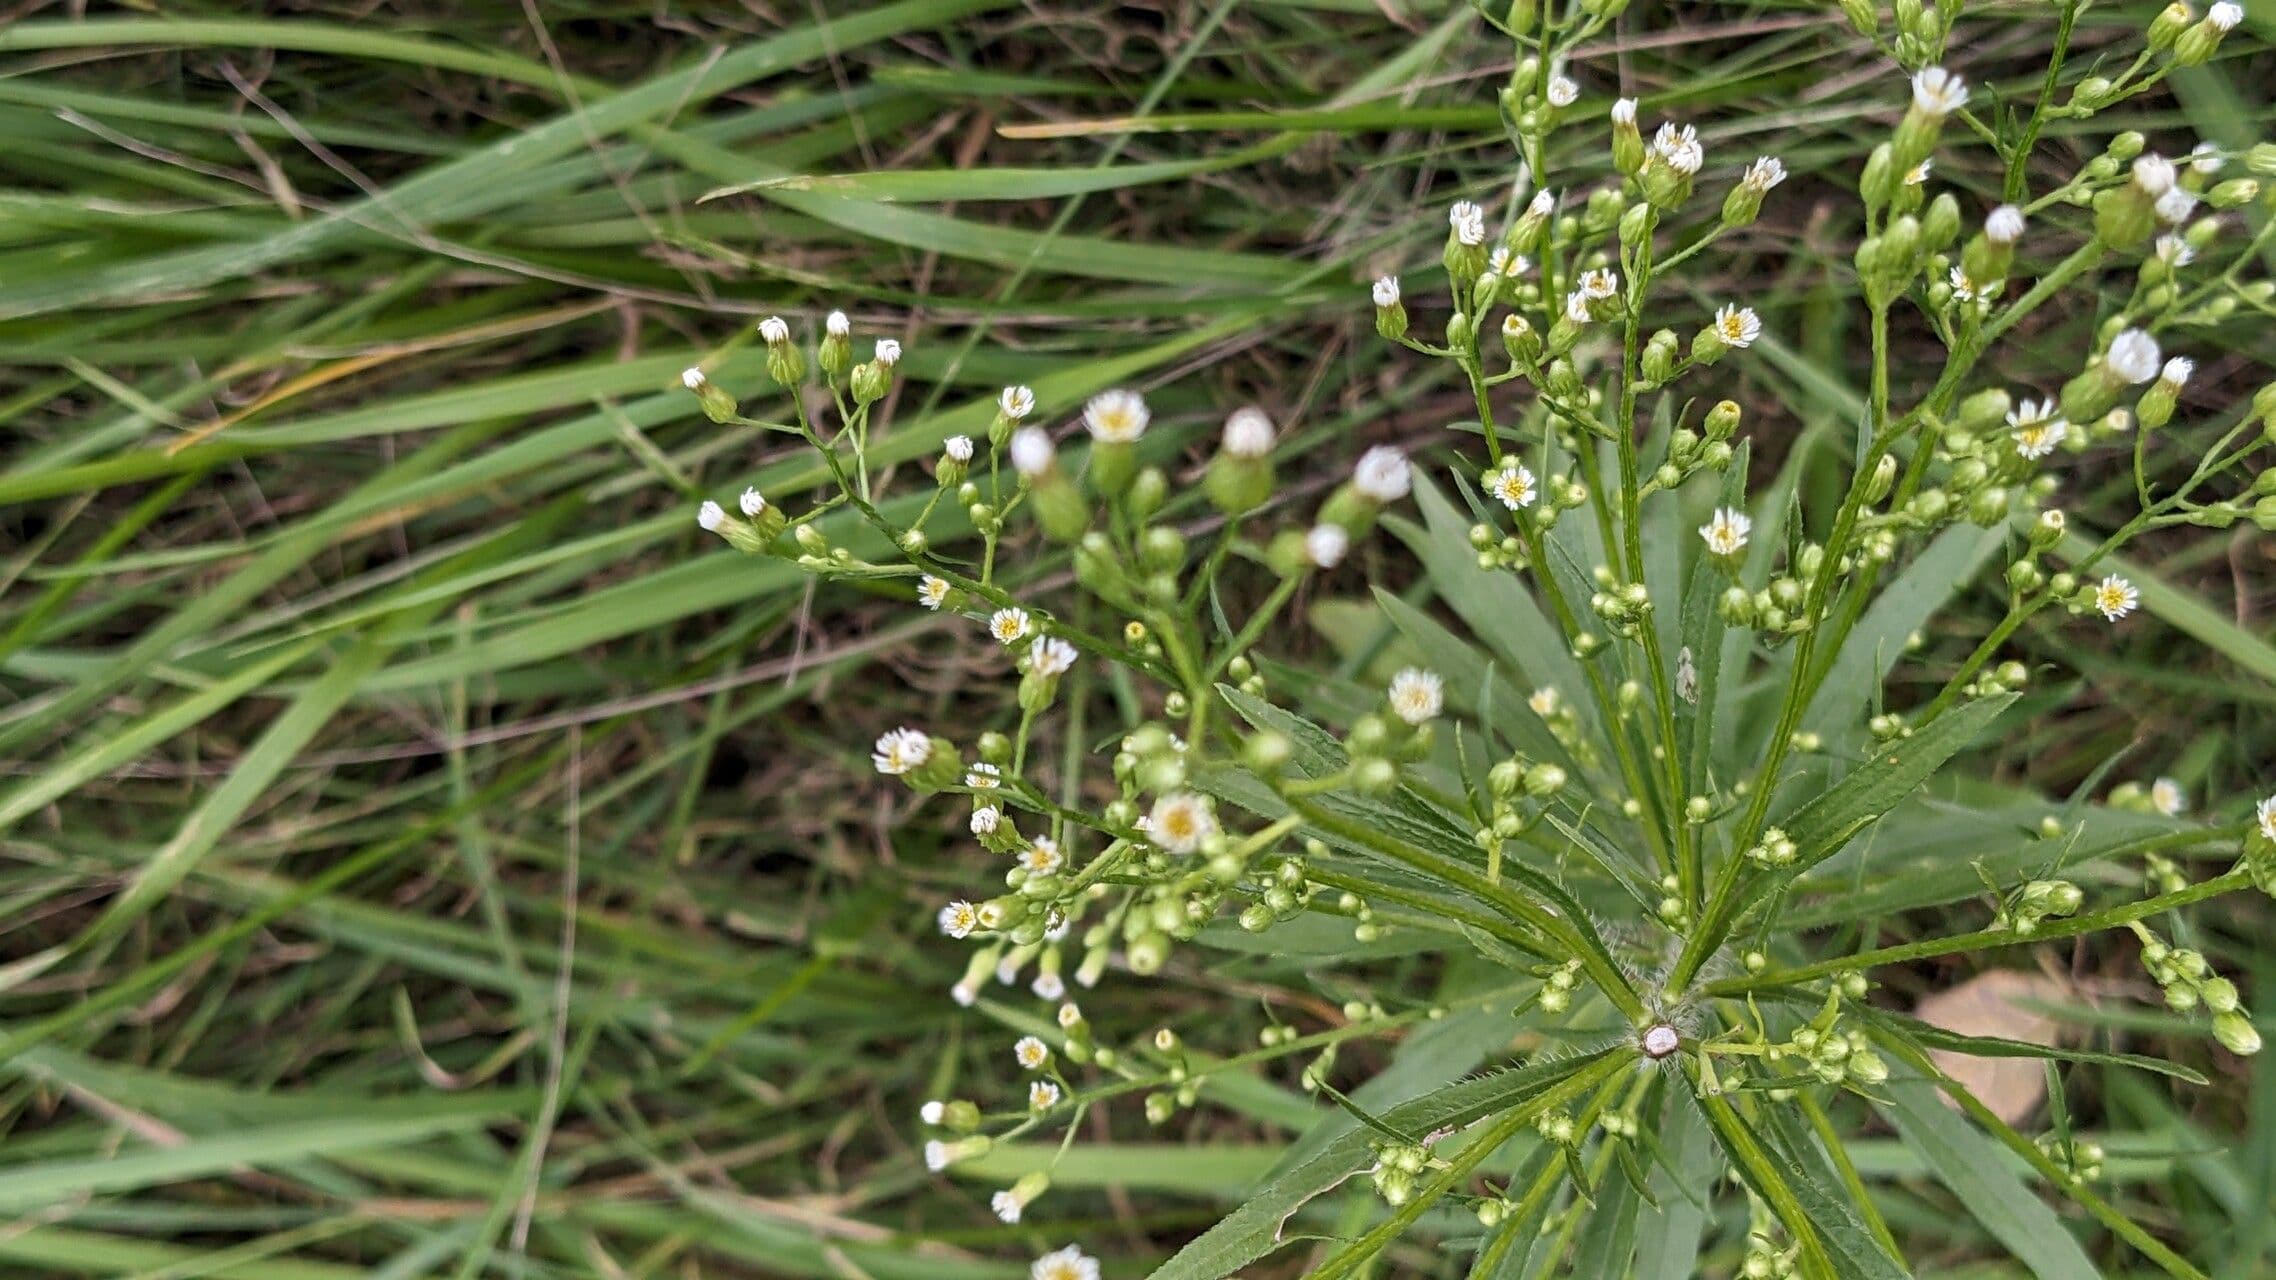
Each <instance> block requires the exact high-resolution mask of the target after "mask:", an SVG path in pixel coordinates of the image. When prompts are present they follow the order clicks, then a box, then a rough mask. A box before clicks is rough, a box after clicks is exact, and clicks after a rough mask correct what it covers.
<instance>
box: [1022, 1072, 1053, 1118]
mask: <svg viewBox="0 0 2276 1280" xmlns="http://www.w3.org/2000/svg"><path fill="white" fill-rule="evenodd" d="M1027 1105H1028V1107H1029V1108H1030V1109H1032V1110H1035V1111H1049V1110H1050V1109H1051V1108H1053V1107H1056V1106H1058V1105H1059V1086H1058V1085H1055V1084H1053V1083H1051V1082H1050V1081H1049V1080H1032V1081H1029V1082H1028V1086H1027Z"/></svg>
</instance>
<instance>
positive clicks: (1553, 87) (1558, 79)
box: [1549, 75, 1581, 107]
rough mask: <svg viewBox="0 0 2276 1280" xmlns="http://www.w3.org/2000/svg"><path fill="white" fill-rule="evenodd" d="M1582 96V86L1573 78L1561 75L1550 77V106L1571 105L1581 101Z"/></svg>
mask: <svg viewBox="0 0 2276 1280" xmlns="http://www.w3.org/2000/svg"><path fill="white" fill-rule="evenodd" d="M1580 97H1581V87H1580V86H1579V85H1577V84H1574V83H1573V82H1572V80H1571V78H1569V77H1567V76H1561V75H1560V76H1551V77H1549V105H1550V106H1552V107H1569V106H1571V105H1573V104H1574V103H1575V102H1578V101H1580Z"/></svg>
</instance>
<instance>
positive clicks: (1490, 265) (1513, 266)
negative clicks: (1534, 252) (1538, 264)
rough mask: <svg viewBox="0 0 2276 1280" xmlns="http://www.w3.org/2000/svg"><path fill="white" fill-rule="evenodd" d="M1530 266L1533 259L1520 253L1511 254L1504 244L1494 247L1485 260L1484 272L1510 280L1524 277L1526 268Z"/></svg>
mask: <svg viewBox="0 0 2276 1280" xmlns="http://www.w3.org/2000/svg"><path fill="white" fill-rule="evenodd" d="M1532 265H1533V259H1531V258H1528V257H1526V256H1525V255H1524V254H1522V253H1511V252H1510V251H1509V246H1508V245H1506V244H1498V245H1495V246H1494V251H1493V253H1491V254H1490V255H1488V256H1487V258H1486V270H1488V271H1490V272H1492V273H1493V274H1495V275H1497V276H1501V277H1504V278H1505V279H1510V280H1515V279H1516V278H1518V277H1519V276H1521V275H1524V274H1525V271H1526V268H1528V267H1530V266H1532Z"/></svg>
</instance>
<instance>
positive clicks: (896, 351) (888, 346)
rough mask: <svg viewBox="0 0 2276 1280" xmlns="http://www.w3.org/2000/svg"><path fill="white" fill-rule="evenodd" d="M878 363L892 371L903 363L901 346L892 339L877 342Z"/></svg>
mask: <svg viewBox="0 0 2276 1280" xmlns="http://www.w3.org/2000/svg"><path fill="white" fill-rule="evenodd" d="M877 363H879V364H881V365H884V366H885V367H886V368H888V369H890V368H892V367H893V366H894V365H897V364H899V363H901V344H900V343H898V342H895V341H894V340H893V339H891V338H879V339H878V340H877Z"/></svg>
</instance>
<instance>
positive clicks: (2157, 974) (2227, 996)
mask: <svg viewBox="0 0 2276 1280" xmlns="http://www.w3.org/2000/svg"><path fill="white" fill-rule="evenodd" d="M2126 927H2127V928H2129V929H2132V930H2133V931H2134V936H2135V937H2136V938H2139V939H2140V940H2141V944H2142V968H2144V969H2146V970H2148V971H2149V975H2150V978H2151V979H2152V980H2153V981H2155V982H2156V983H2157V985H2158V986H2159V987H2161V988H2163V989H2164V991H2165V1005H2166V1007H2167V1008H2168V1009H2171V1010H2173V1011H2174V1012H2175V1013H2189V1012H2192V1011H2194V1010H2196V1009H2199V1008H2202V1009H2204V1010H2205V1011H2206V1012H2207V1013H2209V1014H2211V1015H2212V1017H2213V1038H2214V1039H2216V1040H2218V1041H2220V1042H2221V1044H2222V1045H2223V1046H2224V1047H2225V1048H2227V1049H2228V1051H2229V1052H2231V1053H2236V1054H2254V1053H2258V1052H2260V1031H2259V1029H2258V1028H2257V1027H2254V1026H2253V1025H2252V1015H2251V1014H2250V1013H2247V1012H2246V1011H2245V1007H2244V1005H2243V1003H2242V1002H2241V1001H2239V1000H2238V999H2237V990H2236V984H2235V983H2233V982H2231V981H2229V980H2228V979H2227V978H2224V977H2222V976H2221V975H2219V974H2217V973H2215V972H2213V966H2212V964H2211V963H2210V962H2209V961H2207V960H2206V959H2205V954H2204V953H2203V952H2201V951H2196V950H2193V949H2191V948H2188V947H2175V946H2169V945H2167V944H2166V942H2165V941H2164V940H2163V939H2161V938H2159V937H2158V936H2157V935H2156V934H2154V933H2152V932H2150V931H2149V929H2148V928H2147V927H2146V926H2144V925H2142V924H2141V923H2140V922H2139V921H2134V922H2129V923H2128V925H2127V926H2126Z"/></svg>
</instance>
